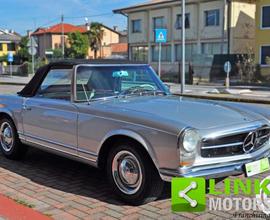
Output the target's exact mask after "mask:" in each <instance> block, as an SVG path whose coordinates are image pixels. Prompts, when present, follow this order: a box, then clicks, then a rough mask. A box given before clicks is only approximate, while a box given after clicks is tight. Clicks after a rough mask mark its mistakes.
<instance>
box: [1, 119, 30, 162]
mask: <svg viewBox="0 0 270 220" xmlns="http://www.w3.org/2000/svg"><path fill="white" fill-rule="evenodd" d="M0 149H1V151H2V153H3V154H4V156H5V157H6V158H8V159H12V160H18V159H21V158H22V157H23V156H24V155H25V153H26V150H27V149H26V146H24V145H23V144H22V143H21V142H20V140H19V137H18V134H17V130H16V127H15V125H14V123H13V122H12V121H11V120H10V119H7V118H2V119H0Z"/></svg>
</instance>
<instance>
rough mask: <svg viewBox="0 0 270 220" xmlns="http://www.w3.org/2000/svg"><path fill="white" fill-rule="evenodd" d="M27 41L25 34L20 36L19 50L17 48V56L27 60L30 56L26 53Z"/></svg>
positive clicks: (23, 60)
mask: <svg viewBox="0 0 270 220" xmlns="http://www.w3.org/2000/svg"><path fill="white" fill-rule="evenodd" d="M28 41H29V38H28V37H27V36H25V37H22V39H21V42H20V43H19V50H18V53H17V55H18V58H19V59H20V60H21V61H22V62H25V61H29V60H30V59H31V56H30V55H29V53H28V47H27V43H28Z"/></svg>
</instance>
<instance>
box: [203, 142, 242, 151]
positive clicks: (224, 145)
mask: <svg viewBox="0 0 270 220" xmlns="http://www.w3.org/2000/svg"><path fill="white" fill-rule="evenodd" d="M243 144H244V142H236V143H231V144H221V145H212V146H207V147H202V148H201V149H203V150H205V149H216V148H226V147H232V146H239V145H243Z"/></svg>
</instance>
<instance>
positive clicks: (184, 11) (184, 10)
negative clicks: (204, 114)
mask: <svg viewBox="0 0 270 220" xmlns="http://www.w3.org/2000/svg"><path fill="white" fill-rule="evenodd" d="M185 7H186V1H185V0H182V8H181V9H182V65H181V67H182V68H181V69H182V70H181V75H182V77H181V94H184V92H185V72H186V66H185V65H186V59H185V54H186V48H185V43H186V42H185V41H186V25H185V23H186V22H185V20H186V8H185Z"/></svg>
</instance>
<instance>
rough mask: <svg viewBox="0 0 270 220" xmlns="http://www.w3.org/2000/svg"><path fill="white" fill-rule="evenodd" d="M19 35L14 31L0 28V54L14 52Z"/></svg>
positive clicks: (18, 41)
mask: <svg viewBox="0 0 270 220" xmlns="http://www.w3.org/2000/svg"><path fill="white" fill-rule="evenodd" d="M20 41H21V36H20V35H19V34H17V33H15V32H14V31H12V30H11V31H9V30H3V29H0V56H4V55H7V54H8V52H12V53H13V54H15V53H16V51H17V49H18V47H19V46H18V45H19V43H20Z"/></svg>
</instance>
